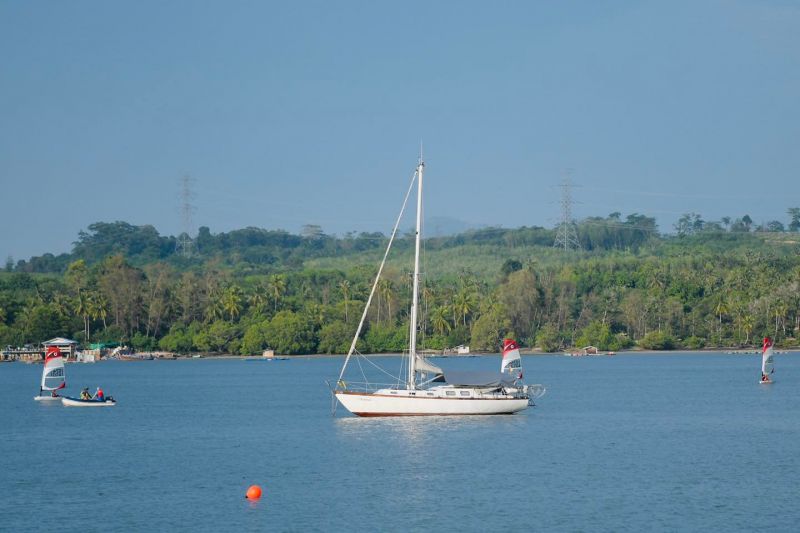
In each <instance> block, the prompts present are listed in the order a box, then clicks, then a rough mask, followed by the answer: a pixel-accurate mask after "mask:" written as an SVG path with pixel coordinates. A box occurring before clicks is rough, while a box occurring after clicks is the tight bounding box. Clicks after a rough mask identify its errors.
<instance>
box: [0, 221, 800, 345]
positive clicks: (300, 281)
mask: <svg viewBox="0 0 800 533" xmlns="http://www.w3.org/2000/svg"><path fill="white" fill-rule="evenodd" d="M788 214H789V222H788V223H787V224H785V225H784V224H783V223H782V222H779V221H772V222H769V223H766V224H763V225H762V226H755V225H754V224H753V222H752V220H750V217H747V216H746V215H745V216H744V217H742V218H740V219H735V220H732V219H723V220H722V221H720V222H706V221H704V220H703V219H702V217H701V216H700V215H697V214H693V213H692V214H687V215H684V216H683V217H681V219H680V220H679V221H678V222H677V223H676V225H675V228H674V229H675V233H674V234H670V235H663V234H661V233H660V232H659V231H658V228H657V226H656V223H655V220H654V219H653V218H650V217H647V216H644V215H639V214H631V215H628V216H623V215H622V214H620V213H612V214H611V215H609V216H608V217H593V218H588V219H585V220H583V221H581V222H580V223H578V224H577V225H576V230H577V235H578V238H579V240H580V243H581V247H582V249H581V250H580V251H564V250H561V249H556V248H553V241H554V238H555V230H552V229H546V228H540V227H523V228H516V229H505V228H485V229H481V230H474V231H469V232H466V233H463V234H460V235H455V236H448V237H437V238H431V239H426V240H425V241H424V246H423V248H424V253H423V260H422V265H423V271H424V273H425V277H424V282H423V285H422V295H421V324H420V340H421V342H422V345H423V347H424V348H429V349H441V348H444V347H448V346H455V345H458V344H470V345H471V346H472V347H473V349H483V350H492V351H494V350H497V349H498V348H499V342H500V340H501V339H502V338H503V337H504V336H513V337H516V338H517V339H519V340H520V341H521V342H522V343H523V344H524V345H528V346H536V347H539V348H541V349H543V350H546V351H555V350H559V349H564V348H569V347H572V346H583V345H588V344H593V345H596V346H598V347H600V348H601V349H622V348H626V347H631V346H635V345H637V346H640V347H643V348H649V349H671V348H678V347H685V348H700V347H722V346H726V347H727V346H747V345H751V344H753V343H754V342H755V340H754V339H757V338H758V337H760V336H761V335H770V336H773V337H775V338H776V339H777V340H778V343H779V344H783V345H787V344H791V345H794V344H795V343H796V341H795V337H796V335H797V334H798V327H799V326H800V255H798V251H800V233H798V230H800V209H797V208H792V209H790V210H789V212H788ZM179 239H180V236H178V237H173V236H169V237H167V236H162V235H160V234H159V233H158V232H157V231H156V229H155V228H153V227H152V226H134V225H131V224H128V223H125V222H113V223H105V222H99V223H96V224H92V225H90V226H89V227H88V228H87V231H84V232H81V233H80V234H79V235H78V239H77V241H76V242H75V243H74V246H73V249H72V251H71V252H70V253H69V254H61V255H57V256H56V255H52V254H45V255H43V256H39V257H32V258H30V259H28V260H22V261H18V262H17V263H16V264H15V263H14V262H13V261H11V260H9V261H7V264H6V268H5V272H2V273H0V344H2V345H3V346H5V345H9V344H10V345H22V344H24V343H36V342H40V341H42V340H44V339H47V338H49V337H52V336H56V335H63V336H70V337H73V338H76V339H78V340H79V341H81V342H87V341H90V342H97V341H121V342H124V343H127V344H130V345H132V346H134V347H135V348H137V349H139V350H152V349H158V348H160V349H164V350H169V351H175V352H191V351H200V352H209V353H214V352H216V353H237V354H256V353H260V352H261V350H263V349H264V348H266V347H271V348H274V349H275V350H276V351H277V352H278V353H286V354H300V353H342V352H345V351H347V348H348V347H349V343H350V340H351V337H352V335H353V333H354V330H355V327H356V325H357V322H358V319H359V317H360V314H361V312H362V310H363V306H364V302H365V301H366V298H367V295H368V292H369V289H370V286H371V283H372V281H373V277H374V275H375V272H376V270H377V265H378V263H379V260H380V257H381V255H382V253H383V250H384V248H385V245H386V242H387V237H386V236H385V235H383V234H380V233H360V234H347V235H344V236H340V237H337V236H331V235H326V234H324V233H323V232H322V230H321V228H319V227H317V226H307V227H305V228H304V230H303V232H302V233H301V234H300V235H295V234H291V233H288V232H285V231H281V230H266V229H261V228H245V229H240V230H235V231H231V232H222V233H217V234H213V233H211V231H210V230H209V228H206V227H202V228H200V230H199V232H198V234H197V235H196V236H195V237H194V239H193V247H192V249H191V253H190V254H183V253H179V252H178V247H177V242H178V240H179ZM412 254H413V239H412V237H411V236H410V235H406V236H402V237H400V238H399V239H398V240H397V241H396V244H395V246H394V251H393V255H392V256H391V261H390V263H389V265H388V267H387V270H386V275H385V276H384V279H382V280H381V282H380V285H379V288H378V292H377V294H376V299H375V301H374V303H373V305H372V308H371V310H370V313H369V315H368V321H367V327H366V328H365V332H364V334H363V336H362V339H361V340H360V345H359V349H360V350H361V351H362V352H367V351H369V352H387V351H389V352H393V351H401V350H402V349H403V348H404V347H405V346H406V343H407V337H408V330H407V326H406V322H405V320H406V318H407V315H408V308H409V305H410V301H411V297H410V290H411V278H412V276H411V273H410V267H411V257H412Z"/></svg>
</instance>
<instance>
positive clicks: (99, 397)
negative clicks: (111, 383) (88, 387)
mask: <svg viewBox="0 0 800 533" xmlns="http://www.w3.org/2000/svg"><path fill="white" fill-rule="evenodd" d="M92 399H93V400H97V401H98V402H104V401H106V397H105V396H104V395H103V389H101V388H100V387H97V390H96V391H95V393H94V398H92Z"/></svg>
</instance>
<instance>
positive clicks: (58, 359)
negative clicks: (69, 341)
mask: <svg viewBox="0 0 800 533" xmlns="http://www.w3.org/2000/svg"><path fill="white" fill-rule="evenodd" d="M66 386H67V379H66V375H65V374H64V358H63V357H62V356H61V350H59V349H58V346H48V347H47V355H46V356H45V359H44V369H42V390H50V391H52V390H58V389H63V388H64V387H66Z"/></svg>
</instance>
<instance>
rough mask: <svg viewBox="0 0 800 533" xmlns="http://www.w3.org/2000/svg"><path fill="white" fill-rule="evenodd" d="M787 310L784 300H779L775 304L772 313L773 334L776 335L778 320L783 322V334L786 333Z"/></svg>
mask: <svg viewBox="0 0 800 533" xmlns="http://www.w3.org/2000/svg"><path fill="white" fill-rule="evenodd" d="M788 312H789V306H788V305H786V302H783V301H779V302H778V303H777V304H775V309H773V311H772V314H773V315H774V316H775V335H776V336H777V335H778V321H779V320H780V322H781V323H783V334H784V335H786V322H785V318H786V313H788Z"/></svg>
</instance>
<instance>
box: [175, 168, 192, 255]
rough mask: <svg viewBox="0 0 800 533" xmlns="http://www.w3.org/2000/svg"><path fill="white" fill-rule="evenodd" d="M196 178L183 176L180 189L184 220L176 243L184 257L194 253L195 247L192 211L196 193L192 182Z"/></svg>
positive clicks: (177, 249) (182, 219) (182, 217)
mask: <svg viewBox="0 0 800 533" xmlns="http://www.w3.org/2000/svg"><path fill="white" fill-rule="evenodd" d="M193 182H194V179H192V178H190V177H189V176H184V177H183V178H181V182H180V184H181V191H180V198H181V222H182V228H181V229H182V230H183V233H181V234H180V236H179V237H178V241H177V242H176V243H175V251H176V252H177V253H179V254H181V255H182V256H183V257H189V256H190V255H192V251H193V248H194V241H192V237H191V234H192V229H193V228H192V213H193V212H194V209H195V208H194V206H193V205H192V199H193V198H194V193H193V192H192V183H193Z"/></svg>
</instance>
